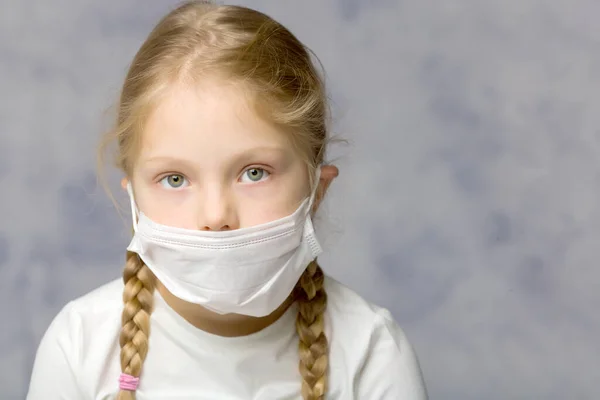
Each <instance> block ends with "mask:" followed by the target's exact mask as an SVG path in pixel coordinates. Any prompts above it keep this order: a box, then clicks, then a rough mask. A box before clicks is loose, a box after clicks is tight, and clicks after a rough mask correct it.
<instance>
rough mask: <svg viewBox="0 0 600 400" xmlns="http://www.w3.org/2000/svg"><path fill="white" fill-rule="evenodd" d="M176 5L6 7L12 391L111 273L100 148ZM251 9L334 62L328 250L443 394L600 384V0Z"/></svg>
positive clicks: (576, 392)
mask: <svg viewBox="0 0 600 400" xmlns="http://www.w3.org/2000/svg"><path fill="white" fill-rule="evenodd" d="M173 4H175V3H174V2H172V1H158V0H155V1H147V0H146V1H142V0H127V1H124V0H104V1H101V2H100V1H92V0H54V1H47V0H33V1H21V0H2V2H1V5H0V193H1V195H0V314H1V316H2V319H1V321H2V322H1V325H0V393H1V395H0V398H1V399H18V398H23V397H24V395H25V391H26V387H27V384H28V381H29V377H30V373H31V366H32V362H33V357H34V354H35V350H36V347H37V345H38V343H39V340H40V338H41V335H42V334H43V332H44V330H45V329H46V328H47V326H48V324H49V323H50V321H51V319H52V318H53V316H54V315H55V314H56V313H57V312H58V311H59V309H60V308H61V307H62V306H63V305H64V304H65V303H66V302H67V301H69V300H71V299H73V298H75V297H77V296H79V295H82V294H84V293H86V292H87V291H89V290H91V289H92V288H94V287H96V286H98V285H100V284H102V283H104V282H106V281H108V280H111V279H114V278H116V277H119V276H120V273H121V266H122V263H123V256H124V250H125V246H126V244H127V242H128V235H129V234H128V229H129V228H128V214H127V213H126V212H125V213H124V214H123V217H122V218H121V217H120V216H119V215H118V213H117V212H116V211H115V209H114V208H113V206H112V205H111V204H110V202H109V201H108V200H107V197H106V195H105V194H104V192H103V191H102V189H101V188H98V187H96V180H95V166H94V162H95V161H94V158H95V150H96V145H97V142H98V138H99V135H100V132H101V131H102V130H103V129H105V128H107V127H108V124H109V122H110V121H111V117H112V113H111V112H110V110H108V108H109V107H110V106H111V104H114V102H115V101H116V99H117V96H118V91H119V86H120V84H121V80H122V78H123V76H124V73H125V70H126V67H127V64H128V62H129V61H130V60H131V58H132V57H133V55H134V53H135V51H136V50H137V47H138V46H139V45H140V44H141V42H142V40H143V39H144V38H145V35H146V34H147V33H148V32H149V30H150V29H151V28H152V26H153V25H154V23H155V22H156V21H157V19H158V18H159V17H160V16H161V15H162V14H163V13H164V12H165V11H166V10H167V9H168V8H169V7H170V6H172V5H173ZM243 4H246V5H250V6H254V7H255V8H258V9H260V10H262V11H266V12H267V13H269V14H271V15H272V16H274V17H276V18H277V19H279V20H280V21H281V22H283V23H284V24H286V25H287V26H288V27H289V28H290V29H291V30H292V31H293V32H295V33H296V34H297V35H298V36H299V37H300V38H301V40H303V41H304V42H305V43H306V44H308V45H309V46H310V47H311V48H313V49H314V50H315V51H316V53H317V54H318V55H319V56H320V58H321V60H322V61H323V63H324V65H325V68H326V70H327V74H328V82H329V84H330V91H331V95H332V96H333V99H334V101H335V102H334V112H335V125H334V130H335V133H336V134H339V135H341V136H342V137H344V138H346V139H349V140H350V141H351V143H350V146H340V147H337V148H336V149H335V150H334V152H333V153H332V156H333V157H334V158H337V159H338V165H339V166H340V169H341V176H340V178H339V180H338V181H337V182H336V183H335V184H334V186H333V187H332V190H331V192H330V196H329V198H328V200H327V203H326V205H325V209H324V210H323V212H322V214H321V221H320V227H321V232H322V233H323V235H324V237H325V246H326V249H327V254H326V255H325V256H324V257H323V258H322V262H323V264H324V267H325V269H326V271H327V272H329V273H330V274H331V275H333V276H334V277H336V278H338V279H339V280H341V281H342V282H344V283H346V284H348V285H349V286H351V287H352V288H354V289H355V290H357V291H358V292H359V293H361V294H362V295H363V296H365V297H366V298H368V299H369V300H371V301H373V302H376V303H378V304H380V305H383V306H385V307H387V308H389V309H391V310H392V311H393V313H394V315H395V316H396V318H397V319H398V321H400V324H401V326H402V327H403V328H404V329H405V331H406V333H407V334H408V336H409V338H410V339H411V341H412V342H413V344H414V345H415V347H416V349H417V352H418V355H419V357H420V360H421V364H422V367H423V371H424V373H425V376H426V380H427V384H428V387H429V392H430V395H431V398H433V399H461V400H466V399H540V398H544V399H592V398H599V397H600V389H599V388H598V382H600V361H599V355H600V345H599V337H600V318H599V316H598V309H599V308H600V295H599V292H600V291H599V290H598V289H599V286H600V283H599V277H600V274H599V273H598V258H599V257H598V255H599V254H600V250H599V249H597V245H598V244H599V243H600V207H599V206H598V204H597V197H598V196H597V193H598V189H599V188H600V175H599V166H600V165H599V164H600V157H598V154H599V151H600V143H599V135H600V130H599V123H600V112H599V110H600V101H599V89H600V24H599V23H598V20H597V19H598V18H597V17H598V15H600V2H598V1H597V0H552V1H550V0H537V1H535V0H489V1H484V0H455V1H421V0H370V1H367V0H338V1H333V0H331V1H323V0H310V1H307V0H303V1H291V0H287V1H274V0H263V1H259V0H255V1H253V0H247V1H245V2H244V3H243ZM107 110H108V112H107ZM111 177H112V178H111V182H112V183H113V186H114V187H115V188H116V187H117V186H116V185H115V182H116V179H117V178H118V176H117V175H116V174H113V175H111ZM118 198H119V200H121V201H123V200H124V196H123V194H122V193H121V192H118Z"/></svg>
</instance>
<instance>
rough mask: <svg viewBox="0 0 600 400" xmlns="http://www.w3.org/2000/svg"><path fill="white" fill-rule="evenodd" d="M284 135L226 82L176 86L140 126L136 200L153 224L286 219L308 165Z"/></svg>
mask: <svg viewBox="0 0 600 400" xmlns="http://www.w3.org/2000/svg"><path fill="white" fill-rule="evenodd" d="M286 135H287V134H286V133H284V132H281V131H278V130H277V129H276V128H274V127H273V126H272V125H270V124H268V123H267V122H265V121H263V120H262V119H260V118H259V117H258V115H257V114H256V113H255V112H254V111H253V110H252V108H251V106H250V104H249V103H248V101H247V100H246V98H245V97H244V94H243V92H241V91H240V90H239V89H236V88H234V87H232V86H231V85H220V84H219V82H218V81H215V82H210V83H209V84H207V85H203V86H202V87H200V88H198V87H192V86H184V85H177V86H175V87H174V88H173V89H172V90H171V91H170V92H169V94H168V95H167V96H166V97H165V98H164V99H163V100H162V102H161V103H160V104H159V107H158V108H157V109H156V110H155V111H154V112H153V114H152V115H151V116H150V118H149V119H148V121H147V123H146V125H145V127H144V133H143V137H142V142H141V147H140V150H139V153H138V157H137V159H136V160H135V162H134V167H133V171H132V176H131V179H132V184H133V190H134V193H135V200H136V202H137V205H138V207H139V209H140V210H141V211H142V212H143V213H144V214H146V215H147V216H148V217H149V218H150V219H151V220H153V221H155V222H157V223H160V224H163V225H170V226H175V227H179V228H186V229H199V230H211V231H222V230H232V229H239V228H244V227H249V226H253V225H258V224H262V223H266V222H269V221H273V220H275V219H278V218H282V217H285V216H287V215H289V214H291V213H293V212H294V211H295V210H296V209H297V207H298V206H299V205H300V203H301V202H302V200H304V199H305V198H306V196H308V195H309V192H310V188H309V176H308V169H307V167H306V163H305V162H304V160H303V159H302V158H301V157H300V155H299V154H297V152H296V150H295V149H294V147H293V145H292V144H291V143H290V142H289V140H288V139H287V136H286ZM124 183H126V180H125V181H124Z"/></svg>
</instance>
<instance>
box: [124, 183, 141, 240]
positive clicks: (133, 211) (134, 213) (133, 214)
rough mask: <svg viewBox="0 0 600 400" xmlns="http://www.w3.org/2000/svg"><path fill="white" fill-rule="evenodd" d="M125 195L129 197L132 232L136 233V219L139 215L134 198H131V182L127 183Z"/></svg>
mask: <svg viewBox="0 0 600 400" xmlns="http://www.w3.org/2000/svg"><path fill="white" fill-rule="evenodd" d="M127 194H128V195H129V203H130V205H131V219H132V222H133V230H134V231H136V232H137V227H138V218H139V217H140V213H139V211H138V209H137V206H136V205H135V197H134V196H133V188H132V187H131V181H129V182H127Z"/></svg>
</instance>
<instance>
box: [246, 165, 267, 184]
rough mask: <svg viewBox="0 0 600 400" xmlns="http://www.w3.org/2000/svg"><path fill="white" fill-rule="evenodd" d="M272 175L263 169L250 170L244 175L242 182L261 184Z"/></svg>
mask: <svg viewBox="0 0 600 400" xmlns="http://www.w3.org/2000/svg"><path fill="white" fill-rule="evenodd" d="M269 175H270V174H269V173H268V172H267V171H265V170H264V169H262V168H250V169H247V170H246V171H244V173H243V174H242V178H241V179H242V182H260V181H261V180H262V179H263V178H267V177H268V176H269Z"/></svg>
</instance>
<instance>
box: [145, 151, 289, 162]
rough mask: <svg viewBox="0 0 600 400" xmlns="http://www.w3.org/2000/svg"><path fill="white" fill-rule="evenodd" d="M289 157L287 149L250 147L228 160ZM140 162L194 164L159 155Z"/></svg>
mask: <svg viewBox="0 0 600 400" xmlns="http://www.w3.org/2000/svg"><path fill="white" fill-rule="evenodd" d="M289 156H290V151H289V150H288V149H286V148H285V147H279V146H259V147H252V148H249V149H244V150H242V151H239V152H237V153H234V154H233V155H232V156H231V158H230V162H231V163H239V162H242V161H246V160H251V159H256V158H261V157H269V158H273V157H279V158H282V159H287V158H288V157H289ZM141 161H142V163H145V164H154V163H175V164H181V165H187V166H190V165H191V164H193V162H194V160H190V159H186V158H182V157H178V156H171V155H160V154H158V155H152V156H149V157H147V158H145V159H142V160H141Z"/></svg>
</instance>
